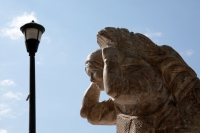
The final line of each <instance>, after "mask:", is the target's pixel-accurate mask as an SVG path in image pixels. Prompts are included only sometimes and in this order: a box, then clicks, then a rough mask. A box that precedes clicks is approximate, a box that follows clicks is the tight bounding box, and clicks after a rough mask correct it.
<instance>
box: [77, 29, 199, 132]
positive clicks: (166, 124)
mask: <svg viewBox="0 0 200 133" xmlns="http://www.w3.org/2000/svg"><path fill="white" fill-rule="evenodd" d="M97 42H98V44H99V46H100V49H99V50H96V51H94V52H93V53H91V54H90V55H89V56H88V57H87V60H86V64H85V68H86V72H87V74H88V75H89V76H90V80H91V85H90V86H89V88H88V89H87V91H86V93H85V95H84V97H83V102H82V107H81V111H80V113H81V116H82V117H83V118H87V120H88V121H89V122H90V123H91V124H96V125H116V126H117V133H200V120H199V119H200V81H199V78H198V77H197V75H196V73H195V72H194V71H193V70H192V69H191V68H190V67H189V66H188V65H187V64H186V63H185V62H184V60H183V59H182V58H181V56H180V55H179V54H178V53H177V52H176V51H175V50H174V49H173V48H171V47H170V46H167V45H164V46H157V45H156V44H154V43H153V42H152V41H151V40H150V39H149V38H147V37H146V36H144V35H142V34H139V33H133V32H129V31H128V30H127V29H123V28H121V29H120V28H112V27H107V28H105V29H103V30H101V31H100V32H99V33H98V35H97ZM101 91H105V92H106V93H107V94H108V95H109V96H110V99H108V100H105V101H103V102H99V96H100V93H101Z"/></svg>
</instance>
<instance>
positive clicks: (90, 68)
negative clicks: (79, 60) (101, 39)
mask: <svg viewBox="0 0 200 133" xmlns="http://www.w3.org/2000/svg"><path fill="white" fill-rule="evenodd" d="M103 65H104V63H103V59H102V51H101V49H99V50H96V51H94V52H93V53H91V54H90V55H88V57H87V59H86V63H85V71H86V73H87V74H88V76H89V77H90V81H91V82H92V83H94V84H96V86H97V87H98V88H99V89H100V90H104V86H103Z"/></svg>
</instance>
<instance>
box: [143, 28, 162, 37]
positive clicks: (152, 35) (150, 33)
mask: <svg viewBox="0 0 200 133" xmlns="http://www.w3.org/2000/svg"><path fill="white" fill-rule="evenodd" d="M144 35H145V36H147V37H150V38H151V37H160V36H162V33H161V32H154V31H151V30H149V29H147V33H146V34H144Z"/></svg>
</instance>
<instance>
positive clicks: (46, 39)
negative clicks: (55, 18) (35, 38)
mask: <svg viewBox="0 0 200 133" xmlns="http://www.w3.org/2000/svg"><path fill="white" fill-rule="evenodd" d="M42 40H44V41H46V42H47V43H50V42H51V39H50V38H49V37H48V36H42Z"/></svg>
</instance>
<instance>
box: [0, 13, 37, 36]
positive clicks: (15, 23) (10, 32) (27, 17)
mask: <svg viewBox="0 0 200 133" xmlns="http://www.w3.org/2000/svg"><path fill="white" fill-rule="evenodd" d="M32 20H34V21H37V18H36V15H35V13H34V12H31V13H26V12H25V13H23V14H22V15H20V16H17V17H15V18H13V20H12V21H11V22H9V23H8V27H6V28H4V29H2V30H1V33H2V34H3V36H8V37H10V39H12V40H16V39H19V38H20V37H22V36H23V34H22V33H21V31H20V27H21V26H22V25H24V24H26V23H29V22H31V21H32Z"/></svg>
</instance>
